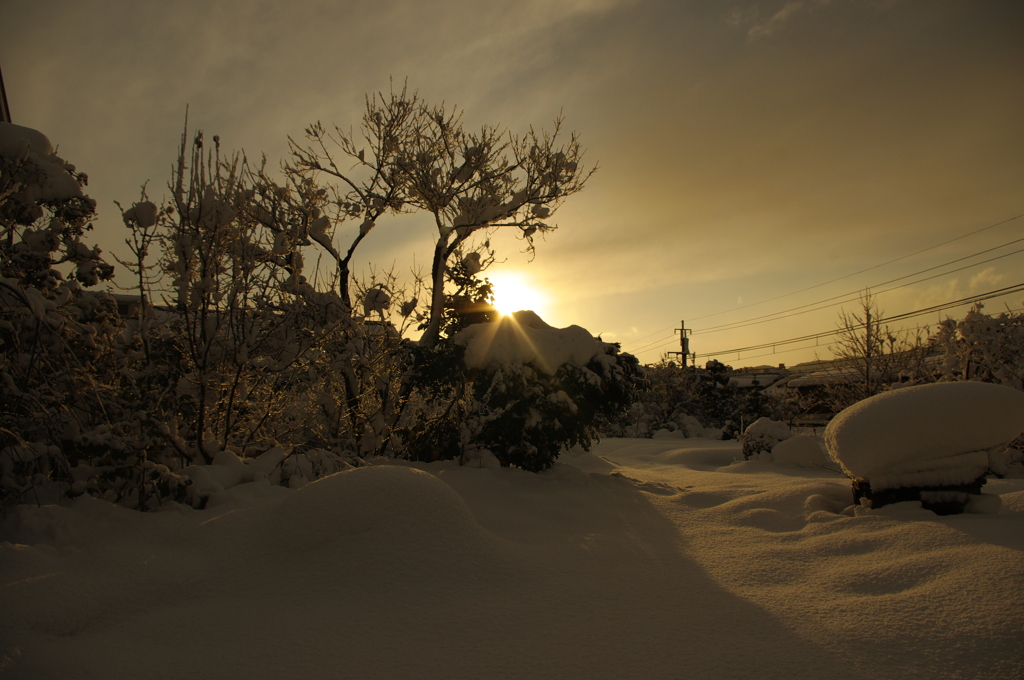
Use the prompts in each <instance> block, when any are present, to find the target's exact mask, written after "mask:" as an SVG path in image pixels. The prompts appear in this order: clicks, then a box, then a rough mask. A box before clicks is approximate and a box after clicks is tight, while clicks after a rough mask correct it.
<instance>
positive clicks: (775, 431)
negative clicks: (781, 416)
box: [740, 418, 793, 460]
mask: <svg viewBox="0 0 1024 680" xmlns="http://www.w3.org/2000/svg"><path fill="white" fill-rule="evenodd" d="M792 436H793V433H792V432H791V431H790V429H789V426H788V425H786V424H785V423H780V422H778V421H775V420H772V419H771V418H758V419H757V420H755V421H754V422H752V423H751V424H750V425H748V426H747V429H745V430H744V431H743V434H742V435H740V441H741V442H742V443H743V458H744V460H751V459H755V460H756V459H757V458H758V457H760V455H761V454H762V453H768V452H770V451H771V450H772V449H774V448H775V445H776V444H778V443H779V442H781V441H783V440H786V439H789V438H790V437H792Z"/></svg>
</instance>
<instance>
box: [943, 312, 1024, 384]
mask: <svg viewBox="0 0 1024 680" xmlns="http://www.w3.org/2000/svg"><path fill="white" fill-rule="evenodd" d="M982 309H983V307H982V305H981V304H980V303H978V304H976V305H975V306H974V307H973V308H972V309H971V310H970V311H969V312H967V314H966V315H965V316H964V318H963V319H961V320H960V321H954V320H953V319H946V320H945V321H943V322H942V323H941V324H940V325H939V329H938V332H937V333H936V334H935V337H934V339H933V341H934V343H935V344H936V346H937V347H938V348H939V349H941V350H942V353H943V358H942V376H943V378H944V379H946V380H980V381H982V382H991V383H997V384H1000V385H1007V386H1008V387H1013V388H1016V389H1018V390H1020V389H1024V314H1020V313H1016V314H1014V313H1009V312H1003V313H1001V314H999V315H997V316H990V315H988V314H985V313H983V312H982V311H981V310H982Z"/></svg>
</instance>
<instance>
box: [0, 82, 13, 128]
mask: <svg viewBox="0 0 1024 680" xmlns="http://www.w3.org/2000/svg"><path fill="white" fill-rule="evenodd" d="M10 122H11V107H9V106H8V105H7V90H5V89H4V72H3V71H0V123H10Z"/></svg>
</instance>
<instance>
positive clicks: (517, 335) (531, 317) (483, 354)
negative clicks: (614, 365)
mask: <svg viewBox="0 0 1024 680" xmlns="http://www.w3.org/2000/svg"><path fill="white" fill-rule="evenodd" d="M454 341H455V344H457V345H460V346H462V347H465V348H466V354H465V358H464V361H465V363H466V368H469V369H471V370H472V369H484V368H500V367H501V366H506V365H509V364H530V365H532V366H533V367H534V368H536V369H537V370H538V371H540V372H541V373H546V374H547V375H554V374H555V372H556V371H557V370H558V367H559V366H562V365H563V364H571V365H573V366H579V367H583V366H586V365H587V364H588V363H589V362H590V361H591V360H592V359H593V358H594V357H597V356H602V355H604V354H605V350H606V348H607V347H608V344H607V343H604V342H601V341H600V340H598V339H597V338H595V337H594V336H592V335H591V334H590V332H589V331H587V329H585V328H582V327H581V326H569V327H568V328H554V327H553V326H549V325H548V324H547V323H545V322H544V320H543V319H541V318H540V317H539V316H538V315H537V314H536V313H535V312H530V311H520V312H516V313H515V314H510V315H508V316H503V317H501V319H499V320H498V321H493V322H489V323H479V324H473V325H472V326H470V327H468V328H466V329H464V330H462V331H461V332H459V333H458V334H456V335H455V337H454Z"/></svg>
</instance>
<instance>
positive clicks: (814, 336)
mask: <svg viewBox="0 0 1024 680" xmlns="http://www.w3.org/2000/svg"><path fill="white" fill-rule="evenodd" d="M1021 291H1024V282H1022V283H1018V284H1015V285H1012V286H1007V287H1005V288H998V289H996V290H991V291H988V292H986V293H979V294H977V295H971V296H969V297H966V298H962V299H960V300H953V301H950V302H944V303H941V304H938V305H932V306H931V307H927V308H925V309H919V310H916V311H913V312H904V313H902V314H895V315H893V316H889V317H886V318H884V319H879V323H883V322H889V321H899V320H901V319H911V318H914V317H916V316H923V315H925V314H931V313H932V312H940V311H943V310H945V309H951V308H953V307H961V306H963V305H966V304H972V303H974V302H981V301H983V300H990V299H992V298H995V297H1002V296H1003V295H1010V294H1012V293H1019V292H1021ZM863 327H864V326H863V325H862V326H858V327H857V328H863ZM839 332H840V331H839V330H838V329H836V330H831V331H823V332H820V333H811V334H808V335H802V336H799V337H795V338H788V339H786V340H777V341H775V342H765V343H761V344H758V345H748V346H746V347H737V348H734V349H728V350H722V351H720V352H704V353H701V354H697V355H695V358H698V359H703V358H706V357H715V356H721V355H723V354H739V353H742V352H748V351H754V350H759V349H767V348H769V347H772V348H774V347H778V346H785V345H792V344H796V343H798V342H808V341H810V340H820V339H822V338H828V337H832V336H834V335H838V334H839ZM803 349H807V348H803Z"/></svg>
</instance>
